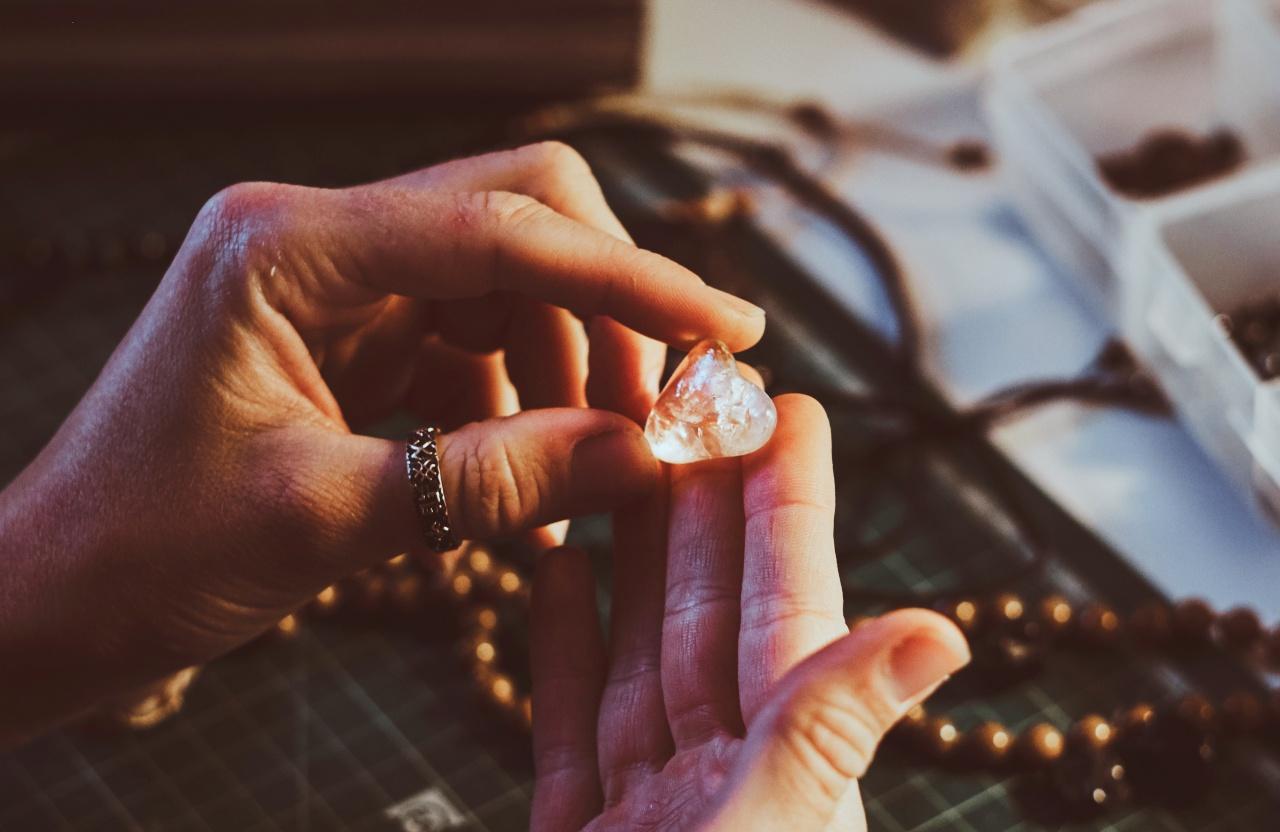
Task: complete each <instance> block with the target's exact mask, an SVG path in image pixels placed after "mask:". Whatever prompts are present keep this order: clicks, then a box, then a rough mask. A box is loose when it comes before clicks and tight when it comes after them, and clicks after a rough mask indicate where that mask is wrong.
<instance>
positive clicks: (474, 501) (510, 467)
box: [441, 429, 540, 535]
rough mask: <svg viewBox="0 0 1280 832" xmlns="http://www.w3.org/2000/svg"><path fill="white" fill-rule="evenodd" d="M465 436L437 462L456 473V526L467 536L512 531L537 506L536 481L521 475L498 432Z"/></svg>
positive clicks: (474, 431)
mask: <svg viewBox="0 0 1280 832" xmlns="http://www.w3.org/2000/svg"><path fill="white" fill-rule="evenodd" d="M466 433H467V434H469V435H465V436H459V437H458V438H457V441H454V442H451V443H449V444H448V445H446V447H445V449H444V451H443V458H442V460H441V464H442V466H445V467H446V468H453V469H454V470H455V471H456V472H457V473H456V480H457V491H456V493H457V494H458V495H459V496H458V500H457V501H456V505H458V507H459V510H458V511H457V514H458V515H459V516H456V517H454V518H453V519H454V522H455V524H456V525H458V526H459V528H461V529H463V531H464V533H465V534H470V535H474V534H477V533H486V534H493V533H500V532H506V531H514V530H516V529H517V528H519V527H520V526H521V525H523V522H524V521H525V519H526V518H527V517H528V516H529V512H530V511H531V510H532V509H533V508H534V507H535V506H536V504H537V500H538V493H539V491H540V488H539V485H538V482H537V478H536V477H531V476H526V475H524V474H523V473H522V472H523V470H524V469H523V468H522V467H521V466H519V465H517V463H516V460H515V457H514V454H513V453H512V449H511V447H510V446H509V445H508V443H507V442H506V440H505V439H504V438H503V437H502V436H501V435H500V433H498V432H496V431H488V430H485V431H481V430H478V429H475V430H471V431H466ZM453 505H454V504H450V506H451V508H452V506H453Z"/></svg>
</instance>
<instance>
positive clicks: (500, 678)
mask: <svg viewBox="0 0 1280 832" xmlns="http://www.w3.org/2000/svg"><path fill="white" fill-rule="evenodd" d="M485 692H486V693H487V694H488V695H489V698H490V699H492V700H493V702H494V703H495V704H497V705H503V706H509V705H513V704H515V703H516V702H517V696H516V685H515V682H512V681H511V677H510V676H508V675H506V674H505V673H495V674H494V675H493V677H492V678H491V679H490V680H489V684H488V685H487V687H486V689H485Z"/></svg>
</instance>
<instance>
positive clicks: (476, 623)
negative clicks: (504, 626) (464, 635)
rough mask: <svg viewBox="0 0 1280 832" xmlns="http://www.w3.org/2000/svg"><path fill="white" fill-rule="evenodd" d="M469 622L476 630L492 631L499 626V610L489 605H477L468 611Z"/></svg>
mask: <svg viewBox="0 0 1280 832" xmlns="http://www.w3.org/2000/svg"><path fill="white" fill-rule="evenodd" d="M467 624H468V625H470V627H471V628H473V629H475V630H479V631H481V632H485V633H487V632H490V631H492V630H494V629H496V628H497V626H498V611H497V610H495V609H494V608H493V607H490V606H487V605H482V606H479V607H475V608H474V609H472V610H470V611H469V612H468V613H467Z"/></svg>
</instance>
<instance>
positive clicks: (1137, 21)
mask: <svg viewBox="0 0 1280 832" xmlns="http://www.w3.org/2000/svg"><path fill="white" fill-rule="evenodd" d="M1258 1H1261V0H1258ZM1238 2H1239V0H1223V4H1220V3H1219V2H1215V0H1129V1H1128V2H1103V3H1098V4H1095V5H1091V6H1086V7H1085V8H1084V9H1082V10H1081V11H1079V12H1077V13H1075V14H1073V15H1070V16H1068V17H1066V18H1064V19H1063V20H1061V21H1059V22H1057V23H1054V24H1051V25H1049V26H1046V27H1043V28H1042V29H1040V30H1037V31H1034V32H1032V33H1030V34H1028V35H1025V36H1023V37H1020V38H1014V39H1012V40H1011V41H1009V42H1007V43H1006V44H1004V45H1003V46H1002V47H1001V48H999V49H997V50H996V52H995V54H994V55H993V58H992V65H991V71H990V74H989V81H988V88H987V96H986V103H987V112H988V116H989V121H990V125H991V128H992V133H993V137H994V140H995V144H996V147H997V149H998V151H999V153H1000V156H1001V158H1002V159H1003V160H1004V164H1005V166H1006V170H1007V172H1008V174H1009V179H1010V183H1011V185H1012V186H1013V187H1012V194H1013V197H1014V200H1015V202H1016V203H1017V204H1018V206H1019V207H1020V208H1022V209H1023V210H1024V212H1025V214H1026V219H1027V221H1028V223H1029V225H1030V226H1031V227H1032V230H1033V231H1034V232H1035V233H1036V235H1037V236H1038V237H1039V238H1040V239H1041V240H1042V242H1043V243H1044V244H1045V246H1046V248H1047V249H1048V250H1049V251H1050V253H1051V254H1052V255H1054V256H1055V257H1056V258H1057V259H1058V260H1059V261H1060V262H1061V265H1062V266H1063V267H1064V270H1065V271H1066V272H1067V273H1068V274H1069V275H1070V277H1071V278H1072V279H1073V280H1074V281H1075V282H1076V283H1077V284H1078V285H1079V286H1080V287H1081V290H1082V292H1083V294H1084V295H1085V296H1086V298H1087V299H1088V300H1090V301H1091V302H1093V303H1094V304H1095V305H1096V306H1097V307H1098V308H1100V309H1101V310H1102V311H1103V312H1104V313H1105V314H1107V315H1109V316H1111V317H1113V318H1118V317H1119V315H1120V311H1121V310H1122V309H1123V308H1126V306H1127V304H1125V303H1124V300H1123V298H1124V293H1125V288H1126V287H1125V283H1124V273H1125V269H1124V268H1123V262H1124V260H1125V258H1126V257H1127V256H1129V251H1128V248H1129V246H1128V239H1129V231H1130V228H1131V225H1132V222H1133V219H1134V216H1135V215H1136V214H1139V213H1141V212H1142V211H1144V210H1145V209H1147V208H1149V207H1150V206H1151V205H1153V204H1156V203H1159V202H1161V201H1163V200H1161V199H1132V198H1129V197H1126V196H1125V195H1123V194H1121V193H1119V192H1117V191H1115V190H1113V189H1112V188H1111V187H1110V186H1109V185H1108V184H1107V183H1106V182H1105V181H1104V180H1103V178H1102V176H1101V174H1100V172H1099V168H1098V162H1097V159H1098V157H1100V156H1105V155H1110V154H1114V153H1118V152H1122V151H1126V150H1129V149H1132V148H1133V147H1135V146H1136V145H1138V144H1139V143H1140V142H1141V141H1142V140H1143V139H1145V138H1147V137H1148V136H1150V135H1151V133H1152V132H1153V131H1155V130H1160V129H1163V128H1175V129H1181V130H1186V131H1189V132H1192V133H1196V134H1204V133H1207V132H1209V131H1211V130H1214V129H1217V128H1220V127H1226V128H1229V129H1231V130H1233V131H1234V132H1235V133H1236V134H1237V135H1238V136H1239V137H1240V138H1241V139H1242V140H1243V142H1244V145H1245V151H1246V154H1247V160H1248V163H1250V164H1252V163H1255V162H1257V161H1259V160H1263V159H1265V158H1267V157H1269V156H1272V155H1274V154H1275V153H1276V152H1277V150H1280V129H1277V127H1276V125H1280V94H1275V95H1271V94H1266V93H1259V92H1258V90H1259V88H1260V86H1262V85H1261V84H1260V78H1261V76H1262V74H1263V73H1260V72H1259V69H1260V67H1261V66H1264V65H1268V64H1270V66H1271V68H1272V69H1273V70H1277V71H1280V65H1276V64H1275V63H1274V62H1270V59H1269V58H1268V56H1266V55H1265V50H1264V49H1263V48H1262V47H1260V46H1258V44H1257V43H1254V41H1259V42H1261V41H1264V38H1261V37H1257V34H1258V33H1257V31H1256V29H1257V26H1256V25H1254V26H1252V27H1250V26H1249V25H1248V24H1246V22H1245V21H1244V17H1245V15H1244V12H1245V11H1248V12H1250V13H1251V14H1253V15H1259V14H1261V15H1262V16H1264V17H1265V16H1266V15H1265V14H1263V13H1262V12H1260V11H1259V9H1257V8H1254V7H1251V8H1249V9H1247V10H1246V9H1244V8H1242V7H1237V3H1238ZM1244 2H1249V3H1252V2H1255V0H1244ZM1250 28H1252V29H1253V30H1254V31H1253V32H1252V35H1246V34H1245V33H1244V30H1246V29H1250ZM1245 37H1248V39H1249V41H1250V43H1251V45H1250V46H1249V47H1248V48H1247V49H1246V48H1244V47H1243V46H1242V44H1241V43H1239V42H1237V41H1242V40H1244V38H1245ZM1276 81H1277V82H1280V76H1277V78H1276ZM1271 89H1272V91H1273V92H1274V91H1276V90H1277V89H1280V88H1277V87H1272V88H1271ZM1046 203H1049V204H1051V205H1052V206H1053V207H1052V208H1049V209H1046Z"/></svg>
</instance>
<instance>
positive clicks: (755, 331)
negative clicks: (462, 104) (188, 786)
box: [0, 144, 764, 741]
mask: <svg viewBox="0 0 1280 832" xmlns="http://www.w3.org/2000/svg"><path fill="white" fill-rule="evenodd" d="M575 315H576V316H577V317H575ZM579 319H582V320H585V321H586V322H587V325H588V329H589V330H590V335H589V350H588V335H587V334H586V333H585V332H584V329H583V326H582V323H581V322H580V320H579ZM763 327H764V319H763V313H761V312H760V311H759V310H758V309H755V308H754V307H752V306H750V305H749V304H746V303H744V302H743V301H740V300H738V299H736V298H733V297H731V296H729V295H726V294H724V293H722V292H718V291H717V290H714V289H711V288H709V287H707V286H705V285H704V284H703V283H702V282H701V281H700V280H698V278H697V277H695V276H694V275H693V274H691V273H690V272H688V271H687V270H685V269H683V268H681V267H680V266H678V265H676V264H674V263H672V262H671V261H669V260H666V259H664V258H662V257H659V256H658V255H655V254H651V253H648V252H645V251H641V250H639V249H637V248H635V247H634V246H633V245H632V244H631V243H630V242H629V240H628V238H627V237H626V232H625V231H624V230H623V229H622V227H621V226H620V225H619V224H618V221H617V219H616V218H614V216H613V215H612V213H610V211H609V209H608V208H607V206H606V205H605V203H604V200H603V197H602V196H601V193H600V189H599V187H598V186H597V184H596V182H595V180H594V179H593V178H592V176H591V173H590V171H589V170H588V168H587V166H586V164H585V163H584V162H583V161H582V159H581V157H579V156H578V155H577V154H576V153H575V152H573V151H572V150H570V149H568V148H567V147H565V146H563V145H557V144H543V145H536V146H532V147H527V148H522V149H519V150H515V151H510V152H505V153H496V154H492V155H489V156H483V157H479V158H476V159H469V160H463V161H458V162H451V163H449V164H445V165H440V166H438V167H434V168H430V169H427V170H424V171H421V172H418V173H414V174H410V175H408V176H404V177H401V178H399V179H394V180H390V181H387V182H381V183H377V184H374V185H368V186H363V187H357V188H350V189H346V190H320V189H312V188H301V187H292V186H287V185H275V184H266V183H258V184H248V185H237V186H234V187H232V188H229V189H227V190H226V191H224V192H222V193H221V194H219V195H218V196H216V197H215V198H213V199H212V200H211V201H210V202H209V203H208V205H206V206H205V208H204V209H203V210H202V211H201V212H200V215H199V216H198V217H197V219H196V221H195V224H194V225H193V227H192V229H191V231H190V233H189V234H188V237H187V239H186V241H185V242H184V243H183V245H182V247H181V250H180V251H179V252H178V254H177V257H176V259H175V260H174V262H173V264H172V265H171V267H170V269H169V271H168V273H167V274H166V275H165V277H164V279H163V281H162V282H161V284H160V286H159V288H158V289H157V290H156V292H155V295H154V296H153V297H152V299H151V300H150V302H149V303H148V304H147V307H146V309H145V310H144V311H143V312H142V314H141V316H140V317H139V318H138V320H137V322H136V323H135V324H134V326H133V327H132V329H131V330H130V332H129V333H128V335H127V336H126V337H125V339H124V341H123V342H122V343H121V345H120V346H119V348H118V349H117V350H116V352H115V354H114V355H113V356H112V357H111V359H110V361H109V362H108V364H107V366H106V367H105V368H104V369H103V371H102V374H101V375H100V377H99V378H98V380H97V382H96V383H95V384H94V385H93V388H92V389H91V390H90V391H89V392H88V393H87V394H86V396H85V397H84V399H83V401H82V402H81V403H80V405H79V406H78V407H77V408H76V410H75V411H74V412H73V413H72V414H71V416H70V417H69V418H68V419H67V421H66V423H65V424H64V425H63V426H62V428H61V429H60V431H59V432H58V434H57V436H56V437H55V438H54V439H53V440H52V441H51V442H50V444H49V446H48V447H47V448H46V449H45V450H44V451H43V452H42V453H41V454H40V456H39V458H38V459H37V460H36V461H35V462H34V463H33V464H32V465H31V466H30V467H29V468H28V469H27V470H26V471H25V472H23V474H22V475H21V476H20V477H19V478H18V479H17V480H16V481H15V482H14V483H13V484H12V485H11V486H10V487H9V488H8V489H6V490H5V492H4V493H3V495H0V541H3V544H4V546H5V557H4V563H5V570H4V576H3V578H0V667H3V668H5V674H6V677H7V678H8V679H21V680H22V684H20V685H13V684H9V685H3V686H0V741H2V740H3V739H4V738H5V737H6V736H8V737H14V736H16V735H17V733H19V732H31V731H33V730H35V729H38V728H39V727H40V726H41V725H42V724H47V723H48V722H50V721H53V720H56V719H60V718H63V717H65V716H67V715H69V714H71V713H73V712H75V711H78V710H81V709H84V708H85V707H87V706H89V705H90V704H91V703H93V702H94V701H97V700H100V699H103V698H106V697H114V696H117V695H119V694H120V693H122V692H125V691H128V690H131V689H132V688H133V687H135V686H139V685H142V684H144V683H149V682H151V681H153V680H155V679H158V678H161V677H163V676H165V675H167V674H169V673H172V672H174V671H177V670H179V669H181V668H183V667H186V666H189V665H193V664H198V663H202V662H204V661H206V660H208V659H211V658H213V657H215V656H217V655H219V654H221V653H223V652H226V651H227V650H229V649H231V648H233V647H235V646H236V645H238V644H241V643H243V642H245V641H247V640H248V639H250V638H252V637H253V636H255V635H256V634H257V633H259V632H261V631H263V630H264V629H266V628H267V627H269V626H270V625H271V624H273V623H274V622H275V621H277V620H278V619H279V618H280V617H281V616H282V615H284V614H285V613H287V612H289V611H291V610H293V609H295V608H297V607H298V606H300V605H301V604H302V603H303V602H305V601H306V600H307V599H309V598H310V597H311V596H313V595H314V594H315V593H316V592H317V591H319V590H320V589H322V588H324V587H325V586H327V585H328V584H330V583H332V582H334V581H335V580H338V579H340V578H342V577H344V576H345V575H347V574H350V573H352V572H354V571H357V570H359V569H361V568H363V567H366V566H369V565H371V564H374V563H376V562H378V561H380V560H383V559H385V558H387V557H389V556H391V555H394V554H396V553H398V552H400V551H405V550H412V549H415V548H417V547H419V546H420V545H421V541H422V533H421V530H420V528H419V526H418V519H417V517H416V515H415V512H414V509H413V505H412V502H411V499H410V492H409V489H408V486H407V483H406V479H405V472H404V444H403V442H402V441H387V440H383V439H376V438H372V437H367V436H361V435H358V434H357V433H353V427H355V428H358V427H359V425H360V423H363V422H366V421H368V420H370V419H376V418H379V417H381V416H383V415H385V414H387V413H388V412H390V411H391V410H393V409H395V408H397V407H400V406H406V407H409V408H410V409H411V410H412V411H413V412H414V413H415V415H416V416H417V417H418V418H419V419H421V420H423V421H438V422H443V423H444V426H445V427H446V428H449V427H453V426H457V425H461V424H463V423H465V422H469V421H471V420H476V419H481V420H485V421H480V422H478V423H475V424H471V425H469V426H467V427H463V428H461V429H459V430H457V431H456V432H452V433H448V434H447V435H446V436H445V437H444V438H443V439H442V440H441V442H440V459H441V464H442V469H443V480H444V488H445V492H446V496H447V500H448V504H449V512H450V516H451V519H452V521H453V524H454V526H455V528H456V530H457V531H458V532H459V534H460V536H461V537H463V538H470V537H489V536H495V535H503V534H508V533H512V532H516V531H518V530H521V529H528V528H531V527H534V526H538V525H541V524H545V523H548V522H551V521H556V520H560V519H561V518H566V517H570V516H573V515H576V514H581V513H586V512H592V511H597V510H601V509H607V508H610V507H612V506H614V505H617V504H619V503H621V502H623V501H626V500H631V499H634V498H635V497H637V496H638V495H642V494H644V493H646V492H647V491H649V490H650V489H651V488H652V487H653V485H654V483H655V481H656V478H657V475H658V467H657V464H656V463H655V462H654V460H653V459H652V456H651V455H650V454H649V452H648V449H647V447H646V445H645V443H644V441H643V437H642V436H641V434H640V430H639V428H637V427H636V425H635V424H634V422H633V421H631V420H628V419H627V418H624V417H623V416H621V415H618V414H616V413H610V412H604V411H599V410H588V409H584V408H583V405H584V404H585V389H584V388H589V389H590V391H591V392H592V394H593V395H594V396H596V397H597V398H600V399H603V400H607V401H608V402H609V406H610V408H611V409H613V410H619V411H625V412H628V413H630V414H631V415H632V416H633V418H634V414H635V412H636V411H638V409H639V408H641V407H643V406H644V403H645V402H647V401H648V399H649V397H650V396H651V390H652V388H653V386H654V385H655V384H656V379H657V376H658V374H659V373H660V372H661V367H662V357H663V354H664V350H665V348H664V346H663V342H665V343H669V344H675V345H680V346H688V345H690V344H692V343H693V342H695V341H696V340H697V339H699V338H701V337H705V336H716V337H719V338H721V339H724V340H725V341H727V342H729V343H730V344H731V345H732V346H734V347H736V348H744V347H746V346H749V345H750V344H751V343H753V342H754V341H755V340H757V339H758V338H759V337H760V334H761V332H762V331H763ZM653 339H656V340H653ZM588 364H589V365H590V377H589V378H588V377H587V376H588ZM516 394H518V399H519V405H520V406H521V407H523V408H524V409H525V412H523V413H520V414H519V415H516V416H513V417H511V418H507V419H491V418H489V417H493V416H497V415H501V414H504V413H506V412H509V411H510V410H511V409H513V407H514V404H513V399H514V398H515V396H516ZM557 407H558V408H562V409H541V410H533V408H557ZM566 407H568V408H573V409H563V408H566Z"/></svg>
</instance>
